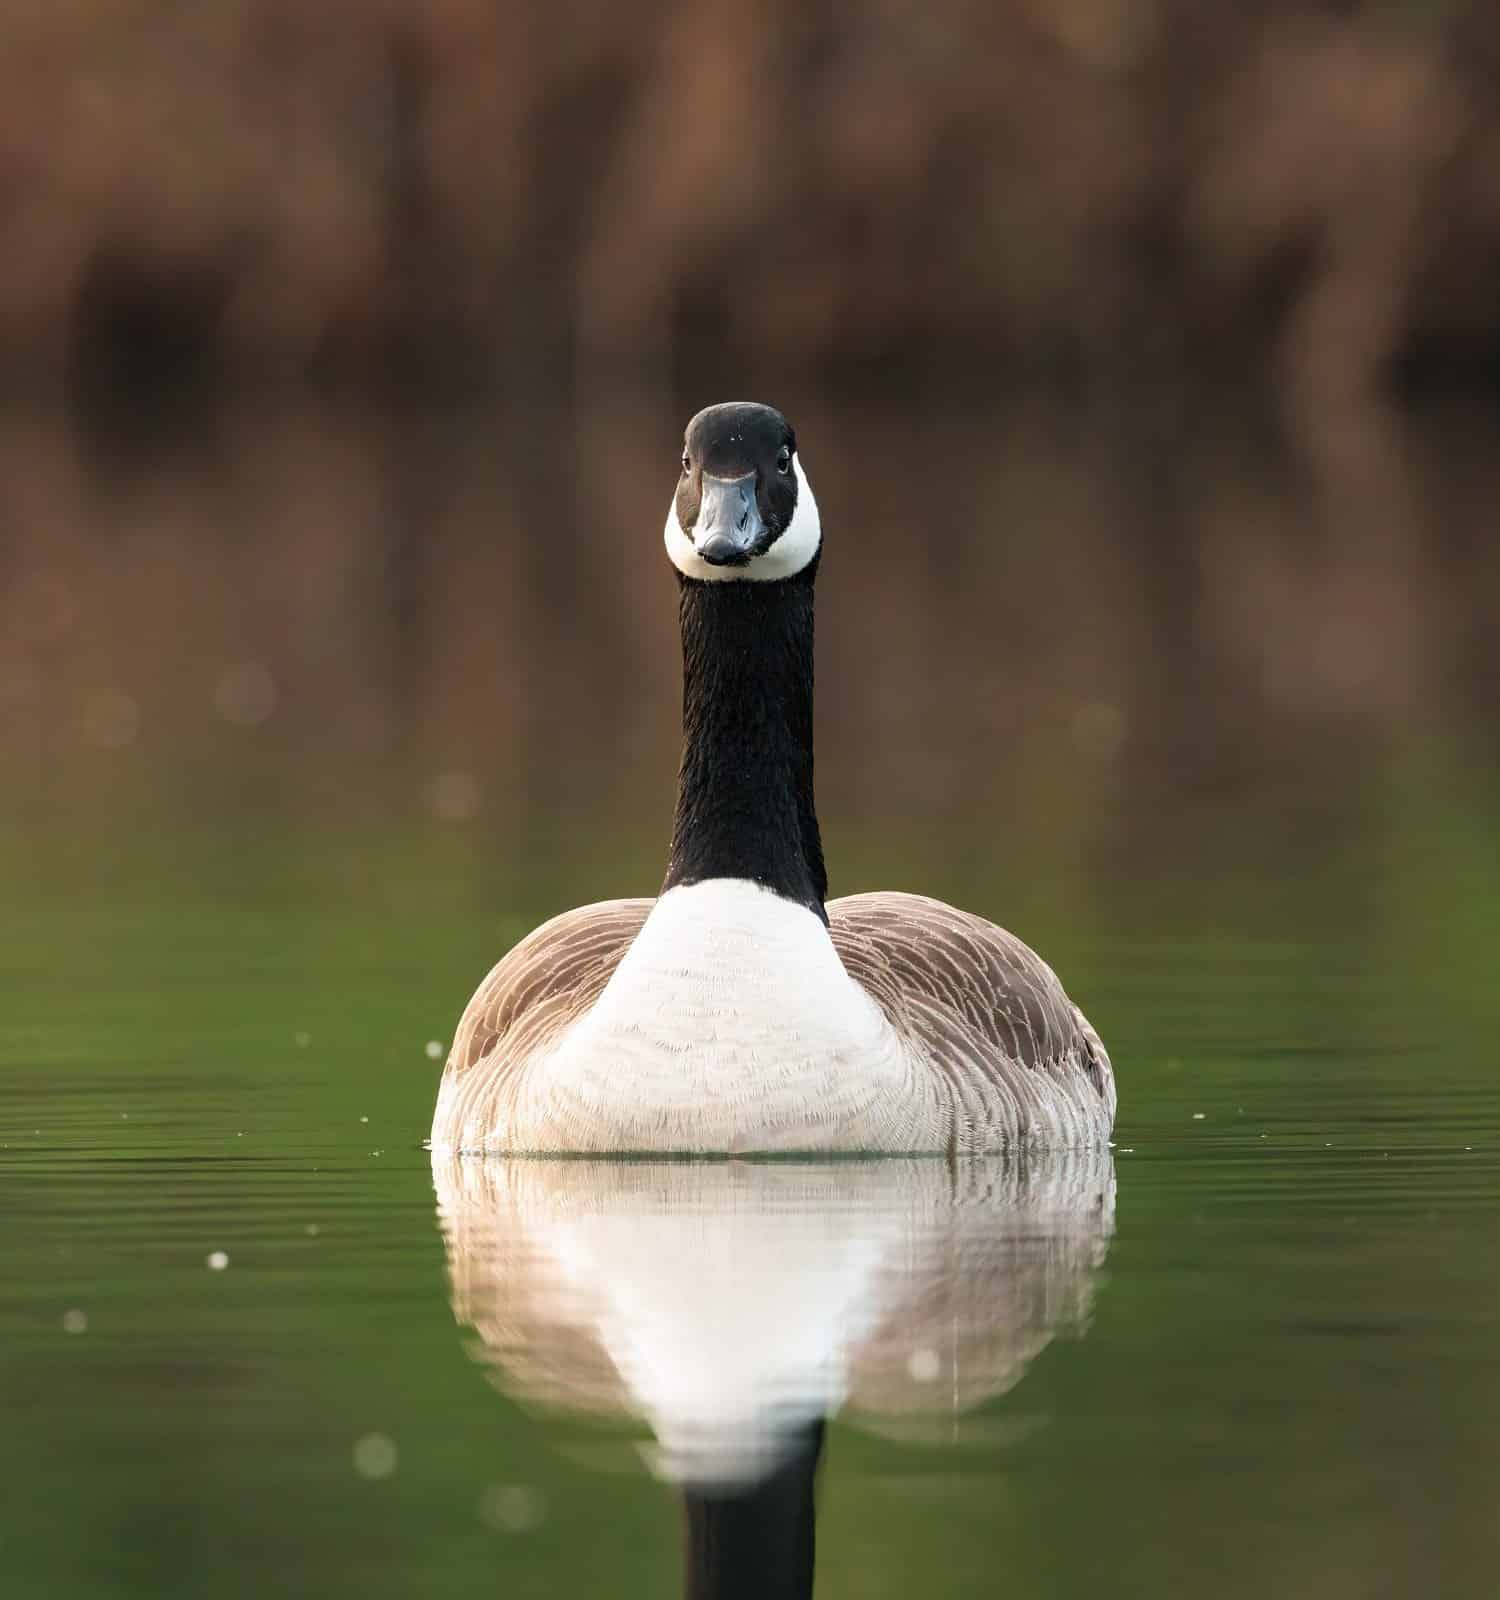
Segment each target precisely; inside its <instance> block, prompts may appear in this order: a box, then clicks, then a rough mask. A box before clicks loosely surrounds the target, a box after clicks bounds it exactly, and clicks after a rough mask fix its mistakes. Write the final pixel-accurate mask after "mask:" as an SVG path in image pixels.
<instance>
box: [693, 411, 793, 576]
mask: <svg viewBox="0 0 1500 1600" xmlns="http://www.w3.org/2000/svg"><path fill="white" fill-rule="evenodd" d="M822 540H823V535H822V527H821V525H820V523H819V519H818V506H817V502H816V501H815V500H814V499H813V493H812V488H811V486H810V485H809V484H808V481H807V477H806V475H805V473H804V472H803V471H802V464H801V462H800V460H799V459H798V456H797V436H796V434H795V433H794V432H793V431H792V425H791V423H789V422H788V421H787V420H786V418H785V417H784V416H782V414H781V413H780V412H779V411H777V410H775V409H774V408H773V407H771V406H762V405H755V404H753V403H751V402H748V401H731V402H730V403H728V404H727V405H718V406H709V407H708V409H707V410H705V411H700V412H699V413H698V415H697V416H696V417H694V418H693V420H692V421H691V422H690V423H688V425H687V433H686V435H685V437H684V440H683V451H682V473H681V476H680V477H679V479H678V481H677V493H676V495H675V496H674V498H673V501H672V509H671V511H670V512H669V513H668V515H667V527H666V544H667V554H668V555H669V556H671V558H672V563H673V565H674V566H675V567H676V568H677V570H678V571H679V572H680V573H682V575H683V576H684V577H686V578H692V579H696V580H698V581H699V582H704V583H722V582H726V581H732V580H734V579H750V580H752V581H755V580H767V579H773V580H774V579H777V578H789V577H791V576H793V574H795V573H798V572H801V571H802V570H803V569H804V568H806V567H807V566H808V565H809V564H810V563H811V562H812V561H813V560H814V559H815V558H816V557H817V555H818V552H819V550H820V549H821V547H822Z"/></svg>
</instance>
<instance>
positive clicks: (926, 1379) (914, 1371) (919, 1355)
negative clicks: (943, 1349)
mask: <svg viewBox="0 0 1500 1600" xmlns="http://www.w3.org/2000/svg"><path fill="white" fill-rule="evenodd" d="M906 1370H907V1371H908V1372H909V1373H910V1374H911V1375H912V1377H913V1378H914V1379H915V1380H916V1381H917V1382H918V1383H934V1382H936V1381H937V1378H938V1376H939V1374H940V1373H941V1372H942V1370H943V1363H942V1361H941V1360H940V1359H939V1357H938V1353H937V1351H936V1350H929V1349H928V1348H927V1347H926V1346H925V1345H921V1346H918V1348H917V1349H915V1350H913V1351H912V1353H911V1354H910V1355H909V1356H908V1357H907V1358H906Z"/></svg>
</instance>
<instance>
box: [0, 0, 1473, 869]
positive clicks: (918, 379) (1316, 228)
mask: <svg viewBox="0 0 1500 1600" xmlns="http://www.w3.org/2000/svg"><path fill="white" fill-rule="evenodd" d="M0 27H3V46H4V48H3V51H0V75H3V82H0V90H3V92H0V105H3V107H4V110H3V111H0V243H3V248H0V393H3V396H4V409H3V412H0V505H3V516H4V529H5V537H4V545H3V548H4V558H3V560H4V565H3V568H0V730H3V737H4V748H5V750H6V753H7V754H8V756H9V757H10V761H9V763H8V765H9V766H10V769H11V778H10V780H9V781H8V782H7V783H6V785H5V791H4V795H3V798H0V807H3V809H4V812H5V813H6V814H7V817H8V820H9V822H10V823H11V824H12V828H11V830H10V833H9V836H10V837H11V838H13V839H14V838H15V837H17V832H16V830H18V829H19V830H20V831H21V833H26V832H28V831H29V830H30V829H31V828H32V827H33V826H39V827H41V828H42V829H43V830H44V831H48V830H53V829H56V828H58V827H59V826H63V825H66V826H68V827H69V828H73V829H76V830H77V831H78V832H79V833H81V834H92V833H93V832H94V831H95V829H96V826H102V827H103V828H104V830H105V831H106V832H107V833H108V834H109V835H110V836H111V837H115V838H118V836H119V835H120V833H121V832H122V831H125V832H134V831H136V830H138V829H139V828H140V827H142V826H143V825H156V824H160V825H162V826H166V827H170V828H171V829H173V830H174V831H175V830H180V829H183V828H191V827H196V826H200V825H204V824H209V825H212V826H213V827H215V828H222V827H226V826H227V827H240V826H244V827H251V826H253V827H255V828H264V827H278V828H279V827H290V826H297V827H302V826H309V827H321V828H323V829H325V830H329V829H332V830H335V831H336V832H339V833H343V834H347V831H348V830H349V829H350V828H351V827H354V826H356V825H358V826H364V825H373V826H376V827H386V826H394V825H400V826H402V827H407V826H408V825H412V826H416V825H420V824H424V823H437V824H441V825H443V827H444V828H445V829H447V830H448V831H449V832H451V833H453V834H456V835H467V836H468V837H469V838H471V839H474V840H476V841H479V843H477V844H476V849H478V850H480V851H482V852H488V853H491V854H493V853H494V852H495V851H496V850H497V849H498V848H499V847H500V843H501V841H504V840H514V839H516V838H518V837H523V836H525V835H527V834H528V832H531V831H533V830H538V829H540V830H543V831H544V832H546V833H548V834H552V833H555V832H557V831H561V832H563V833H567V834H569V835H571V833H572V831H573V830H575V829H582V830H583V832H584V833H585V834H586V835H588V834H591V833H592V831H593V828H592V824H593V823H594V822H595V821H597V819H598V817H599V815H600V814H601V809H602V808H607V812H608V815H609V817H610V819H611V823H612V825H613V826H614V827H615V828H617V829H621V828H624V829H627V830H634V829H635V828H636V827H637V826H639V827H640V828H641V829H642V830H643V831H642V842H643V844H644V842H645V840H646V838H647V836H648V831H649V838H650V839H651V840H652V841H654V843H655V844H656V845H659V844H660V842H661V840H662V839H663V837H664V833H665V825H666V821H667V816H668V811H669V807H670V794H671V780H672V776H673V764H674V759H675V752H676V709H677V708H676V679H677V660H676V652H675V645H674V640H673V628H672V615H673V607H674V599H675V596H674V585H673V582H672V579H671V576H670V573H669V572H668V571H667V570H666V568H665V566H664V563H663V561H662V559H661V556H660V552H659V549H658V547H657V541H658V534H657V529H658V527H659V524H660V522H661V520H662V515H663V512H664V508H665V504H666V501H667V498H668V496H669V494H670V492H671V486H672V482H673V473H674V470H675V469H674V462H675V456H676V448H677V439H678V435H679V430H680V428H681V426H682V423H683V421H684V420H685V419H686V417H687V416H688V415H690V414H691V412H692V411H694V410H695V409H697V408H698V406H700V405H701V404H704V403H707V402H710V401H713V400H717V399H722V398H728V397H739V396H744V397H756V398H764V399H766V400H769V401H771V402H772V403H774V404H778V405H780V406H781V407H783V408H784V409H785V410H787V411H788V412H789V413H790V414H791V415H792V417H793V420H794V421H795V422H796V423H797V425H798V427H799V429H800V433H801V439H802V443H803V449H804V453H805V456H806V459H807V462H808V464H809V467H810V470H811V473H812V475H813V477H814V480H815V482H816V484H817V486H818V489H819V493H820V496H821V497H822V499H823V500H824V502H825V503H826V505H827V508H828V522H829V542H828V562H827V568H826V580H825V583H824V585H823V608H822V618H823V635H822V655H821V703H820V715H821V726H820V741H821V742H820V755H821V757H822V786H823V798H824V805H825V807H826V808H827V809H828V810H829V812H830V820H834V819H839V821H840V824H841V825H838V826H835V827H834V829H833V861H834V863H835V875H836V878H837V879H838V881H840V882H843V881H844V875H843V874H841V873H839V872H838V871H837V866H838V863H839V862H840V861H841V860H847V859H848V858H849V857H848V851H849V849H850V843H849V829H850V827H856V828H857V827H862V826H864V825H867V824H874V825H878V826H879V827H882V828H884V827H890V826H896V827H899V828H900V829H901V830H902V831H903V832H911V831H912V830H914V829H917V828H919V827H924V828H932V827H935V826H936V825H937V824H938V823H940V822H941V821H942V820H943V819H944V818H951V817H953V816H955V815H962V816H964V817H967V818H977V817H985V818H989V819H992V821H993V823H994V826H995V829H996V830H997V835H998V833H999V831H1000V830H1003V829H1004V828H1006V827H1009V826H1011V825H1014V826H1017V827H1021V828H1024V830H1025V836H1026V838H1027V840H1028V848H1029V849H1030V848H1035V847H1037V846H1038V843H1040V845H1041V846H1042V847H1043V848H1045V847H1048V846H1051V847H1054V849H1055V851H1056V852H1057V853H1058V854H1059V856H1060V857H1061V858H1065V859H1066V860H1069V861H1076V862H1079V863H1081V864H1085V865H1086V864H1087V863H1088V862H1090V861H1091V860H1092V858H1093V857H1094V855H1095V853H1097V852H1111V851H1113V852H1115V853H1116V856H1117V858H1118V859H1121V860H1123V861H1125V862H1127V863H1129V862H1136V863H1139V862H1141V861H1142V860H1144V859H1145V858H1144V857H1143V856H1141V855H1140V854H1139V852H1140V850H1142V849H1145V848H1150V840H1149V837H1147V838H1143V837H1142V830H1143V831H1144V834H1145V835H1147V836H1151V835H1158V836H1159V837H1158V844H1162V843H1164V844H1165V845H1166V847H1167V848H1168V850H1169V854H1170V855H1171V856H1173V857H1174V858H1175V857H1177V856H1179V855H1180V852H1181V851H1182V850H1183V849H1184V847H1185V839H1184V834H1183V831H1182V827H1181V824H1182V822H1183V821H1184V820H1187V821H1189V822H1190V823H1191V827H1190V828H1189V832H1188V841H1186V842H1190V840H1191V839H1192V838H1193V837H1195V836H1196V835H1197V834H1198V832H1199V829H1200V827H1201V828H1209V829H1210V830H1213V829H1216V828H1217V827H1218V826H1219V825H1220V824H1221V823H1223V822H1224V821H1225V819H1226V818H1228V817H1231V816H1232V815H1233V814H1234V813H1236V812H1237V811H1240V810H1242V809H1243V807H1244V806H1245V804H1246V802H1247V800H1250V799H1252V798H1254V797H1256V796H1261V797H1264V796H1267V795H1274V796H1275V797H1276V798H1277V801H1278V804H1277V806H1276V807H1275V809H1274V815H1275V817H1276V819H1277V821H1276V823H1275V824H1274V825H1275V826H1277V827H1285V828H1292V827H1294V826H1295V828H1296V831H1297V834H1298V839H1299V842H1300V843H1302V844H1308V843H1312V844H1315V845H1321V846H1324V847H1326V846H1327V845H1328V844H1329V842H1330V839H1331V837H1343V836H1346V834H1347V829H1348V827H1349V825H1350V821H1351V815H1350V810H1351V808H1353V809H1354V810H1356V811H1358V812H1359V813H1360V815H1361V816H1366V815H1367V814H1368V810H1369V807H1370V805H1371V804H1372V803H1375V804H1377V805H1378V804H1380V803H1382V796H1383V795H1384V793H1385V790H1386V780H1387V779H1388V778H1389V777H1390V775H1391V772H1392V768H1393V765H1395V766H1399V767H1400V768H1401V770H1402V771H1403V772H1404V773H1411V772H1413V771H1416V770H1417V768H1414V767H1413V766H1412V763H1413V762H1416V763H1423V762H1434V761H1436V762H1438V763H1440V764H1442V765H1444V766H1445V767H1446V766H1449V765H1451V764H1452V762H1453V761H1455V760H1457V761H1458V762H1459V764H1460V765H1461V766H1462V767H1463V768H1464V769H1465V781H1471V780H1474V779H1476V778H1477V777H1480V776H1482V775H1483V773H1484V771H1485V770H1487V769H1488V767H1489V764H1490V763H1491V761H1492V759H1493V757H1494V755H1495V744H1494V732H1495V724H1494V719H1493V718H1492V716H1491V715H1490V712H1489V707H1490V705H1491V703H1492V701H1493V699H1494V697H1495V694H1496V691H1497V688H1500V680H1497V666H1500V663H1497V651H1496V647H1495V645H1494V643H1493V633H1492V629H1491V628H1490V626H1489V623H1490V619H1491V617H1492V616H1493V615H1494V614H1495V610H1496V606H1497V601H1500V592H1497V591H1500V557H1497V555H1496V553H1495V541H1494V540H1493V539H1492V538H1491V537H1489V534H1490V526H1491V508H1492V507H1493V506H1494V505H1495V504H1496V503H1497V490H1500V452H1497V451H1496V450H1495V448H1494V441H1495V431H1494V425H1495V422H1496V419H1497V400H1500V295H1497V294H1496V293H1495V292H1494V288H1495V283H1496V275H1497V270H1500V14H1497V13H1496V11H1495V9H1494V8H1493V7H1492V6H1489V5H1485V4H1480V3H1477V0H1475V3H1463V0H1443V3H1437V0H1434V3H1401V4H1397V3H1387V4H1367V5H1359V4H1343V5H1321V6H1319V5H1307V4H1291V3H1275V0H1257V3H1250V4H1246V5H1242V6H1236V7H1233V8H1226V9H1223V10H1216V11H1215V13H1214V14H1213V16H1212V17H1209V16H1208V15H1206V14H1205V13H1204V11H1203V8H1202V7H1201V6H1199V5H1196V4H1190V3H1186V0H1067V3H1064V4H1055V3H1052V0H1047V3H1041V0H1006V3H1003V4H993V3H990V0H985V3H983V4H978V3H976V4H965V3H960V0H946V3H944V4H940V5H936V6H933V7H930V8H925V11H924V14H923V15H921V16H918V15H917V14H916V13H915V12H914V11H913V10H912V8H910V7H907V6H903V5H896V4H888V5H887V4H878V3H874V4H872V3H867V4H860V5H846V4H829V3H816V4H799V5H796V6H793V5H780V4H775V3H770V0H763V3H758V4H752V5H745V4H743V3H738V0H737V3H734V4H728V3H723V4H720V3H718V0H704V3H696V4H692V5H662V6H659V7H655V8H651V9H649V11H648V13H646V14H643V13H642V12H641V11H640V10H639V8H636V9H635V10H623V9H621V8H619V7H616V6H609V5H604V4H594V3H586V0H561V3H559V4H556V5H552V6H549V7H546V8H533V7H523V6H511V5H497V4H493V3H479V0H438V3H434V4H425V3H424V4H420V5H418V4H411V5H406V4H402V3H399V0H385V3H381V4H366V3H354V0H333V3H330V4H327V5H321V6H318V7H316V8H308V7H306V6H303V5H300V4H295V3H292V0H224V3H222V4H216V5H213V6H208V7H190V8H183V7H179V6H174V5H168V4H164V3H153V0H120V3H105V0H100V3H83V4H77V5H68V6H56V5H51V4H48V5H41V4H36V5H25V4H22V5H19V6H12V7H10V8H8V10H7V14H6V17H5V20H4V22H3V24H0ZM1475 769H1478V771H1477V772H1476V771H1475ZM1415 781H1416V782H1417V783H1418V785H1422V784H1426V783H1429V782H1431V781H1433V779H1432V776H1431V774H1430V773H1428V772H1426V771H1425V770H1423V771H1420V772H1419V774H1418V776H1417V778H1416V780H1415ZM101 812H102V813H103V814H102V815H101ZM1298 813H1301V814H1300V816H1299V815H1297V814H1298ZM64 819H67V821H66V824H65V821H64ZM1164 822H1165V823H1166V830H1165V838H1164V839H1162V838H1161V837H1160V835H1161V833H1162V824H1163V823H1164ZM1309 835H1311V836H1313V837H1311V838H1310V837H1309ZM449 842H450V843H451V842H452V841H449ZM1220 843H1221V841H1219V840H1218V839H1214V840H1212V841H1210V847H1211V848H1217V847H1218V845H1219V844H1220ZM1281 843H1282V841H1280V840H1278V841H1276V846H1275V847H1276V848H1277V849H1279V848H1280V846H1281ZM1245 844H1246V847H1247V848H1250V847H1253V844H1252V842H1251V841H1246V842H1245ZM1002 853H1003V852H1002ZM23 854H29V848H28V851H24V852H23ZM601 887H602V885H601Z"/></svg>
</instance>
